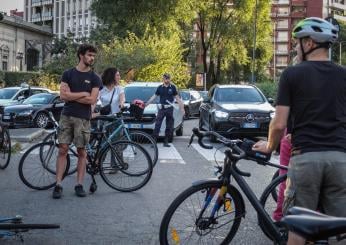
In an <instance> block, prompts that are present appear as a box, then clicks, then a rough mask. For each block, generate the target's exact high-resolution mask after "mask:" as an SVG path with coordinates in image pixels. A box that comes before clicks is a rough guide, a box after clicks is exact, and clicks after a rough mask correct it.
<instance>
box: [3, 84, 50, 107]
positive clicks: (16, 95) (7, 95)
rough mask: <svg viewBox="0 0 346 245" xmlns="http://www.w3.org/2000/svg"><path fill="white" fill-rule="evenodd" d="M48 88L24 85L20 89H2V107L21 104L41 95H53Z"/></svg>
mask: <svg viewBox="0 0 346 245" xmlns="http://www.w3.org/2000/svg"><path fill="white" fill-rule="evenodd" d="M52 92H53V91H51V90H50V89H48V88H42V87H32V86H29V85H27V84H22V86H20V87H19V86H18V87H7V88H1V89H0V106H7V105H13V104H19V103H21V102H23V101H24V100H25V99H26V98H28V97H30V96H31V95H34V94H39V93H52Z"/></svg>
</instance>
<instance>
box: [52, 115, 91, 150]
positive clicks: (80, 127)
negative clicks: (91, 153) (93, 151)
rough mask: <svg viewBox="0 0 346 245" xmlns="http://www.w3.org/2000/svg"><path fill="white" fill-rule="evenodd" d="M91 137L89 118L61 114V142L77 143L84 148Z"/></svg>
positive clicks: (59, 139)
mask: <svg viewBox="0 0 346 245" xmlns="http://www.w3.org/2000/svg"><path fill="white" fill-rule="evenodd" d="M89 139H90V121H89V120H87V119H82V118H77V117H71V116H65V115H61V117H60V121H59V132H58V141H59V143H61V144H71V143H72V142H73V143H74V144H75V146H76V147H77V148H84V147H85V146H86V145H87V144H88V143H89Z"/></svg>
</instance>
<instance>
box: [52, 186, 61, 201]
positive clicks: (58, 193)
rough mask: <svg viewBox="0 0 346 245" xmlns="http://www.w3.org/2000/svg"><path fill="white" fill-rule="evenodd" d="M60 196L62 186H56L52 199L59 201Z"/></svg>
mask: <svg viewBox="0 0 346 245" xmlns="http://www.w3.org/2000/svg"><path fill="white" fill-rule="evenodd" d="M61 196H62V186H61V185H56V186H55V187H54V190H53V198H54V199H60V198H61Z"/></svg>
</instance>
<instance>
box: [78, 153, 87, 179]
mask: <svg viewBox="0 0 346 245" xmlns="http://www.w3.org/2000/svg"><path fill="white" fill-rule="evenodd" d="M77 153H78V162H77V184H79V185H83V180H84V176H85V171H86V159H87V154H86V151H85V148H77Z"/></svg>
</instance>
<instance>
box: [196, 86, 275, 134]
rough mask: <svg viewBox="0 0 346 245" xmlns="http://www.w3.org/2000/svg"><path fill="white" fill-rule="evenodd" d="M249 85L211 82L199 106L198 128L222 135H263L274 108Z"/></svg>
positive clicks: (266, 132) (266, 131)
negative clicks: (204, 100)
mask: <svg viewBox="0 0 346 245" xmlns="http://www.w3.org/2000/svg"><path fill="white" fill-rule="evenodd" d="M269 101H270V102H271V103H272V101H273V100H272V99H268V100H267V99H266V97H265V96H264V95H263V93H262V92H261V91H260V90H259V89H258V88H257V87H256V86H251V85H214V86H213V87H211V88H210V90H209V93H208V99H207V101H206V102H204V103H203V104H202V105H201V107H200V118H199V128H200V129H202V130H213V131H216V132H218V133H221V134H223V135H226V136H236V137H256V136H267V135H268V129H269V123H270V120H271V119H272V118H273V117H274V113H275V109H274V107H273V106H272V105H271V104H270V103H269Z"/></svg>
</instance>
